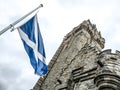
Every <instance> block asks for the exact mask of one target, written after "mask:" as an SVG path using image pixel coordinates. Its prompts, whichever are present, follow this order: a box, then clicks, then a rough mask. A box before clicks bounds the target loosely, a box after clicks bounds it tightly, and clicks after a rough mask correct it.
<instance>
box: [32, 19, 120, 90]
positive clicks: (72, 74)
mask: <svg viewBox="0 0 120 90" xmlns="http://www.w3.org/2000/svg"><path fill="white" fill-rule="evenodd" d="M104 44H105V40H104V38H103V37H102V36H101V34H100V32H98V31H97V28H96V26H95V25H94V24H91V22H90V21H89V20H87V21H83V22H82V23H81V24H80V25H78V26H77V27H75V28H73V30H72V31H71V32H70V33H68V34H67V35H66V36H65V37H64V39H63V42H62V43H61V45H60V47H59V48H58V50H57V51H56V53H55V55H54V56H53V58H52V59H51V61H50V63H49V65H48V67H49V72H48V74H47V75H46V76H44V77H43V78H40V79H39V80H38V81H37V83H36V85H35V86H34V87H33V90H120V52H119V51H116V53H111V50H110V49H109V50H104V51H103V50H102V49H103V48H104Z"/></svg>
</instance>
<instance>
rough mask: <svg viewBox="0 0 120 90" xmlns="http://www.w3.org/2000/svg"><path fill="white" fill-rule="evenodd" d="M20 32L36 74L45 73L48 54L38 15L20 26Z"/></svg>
mask: <svg viewBox="0 0 120 90" xmlns="http://www.w3.org/2000/svg"><path fill="white" fill-rule="evenodd" d="M18 32H19V34H20V37H21V39H22V42H23V45H24V48H25V50H26V52H27V54H28V56H29V59H30V63H31V65H32V67H33V68H34V70H35V74H38V75H40V76H43V75H45V74H46V73H47V71H48V67H47V65H46V64H45V59H46V55H45V50H44V44H43V39H42V36H41V33H40V29H39V24H38V21H37V15H35V16H34V17H32V18H31V19H30V20H28V21H27V22H26V23H25V24H23V25H21V26H20V27H19V28H18Z"/></svg>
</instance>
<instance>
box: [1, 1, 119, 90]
mask: <svg viewBox="0 0 120 90" xmlns="http://www.w3.org/2000/svg"><path fill="white" fill-rule="evenodd" d="M41 3H42V4H43V5H44V7H43V8H40V10H39V13H38V20H39V25H40V29H41V33H42V37H43V40H44V45H45V51H46V56H47V59H46V60H47V63H48V62H49V61H50V59H51V58H52V56H53V55H54V53H55V51H56V50H57V48H58V47H59V45H60V43H61V42H62V40H63V37H64V36H65V35H66V34H67V33H68V32H70V31H71V30H72V29H73V28H74V27H75V26H77V25H79V24H80V23H81V22H82V21H83V20H87V19H90V20H91V22H92V23H94V24H96V26H97V29H98V31H101V34H102V36H103V37H104V38H105V39H106V44H105V49H109V48H111V49H113V52H114V51H115V50H120V11H119V10H120V0H0V30H2V29H4V28H5V27H6V26H8V25H10V24H11V23H13V22H14V21H16V20H17V19H19V18H20V17H22V16H24V15H25V14H27V13H28V12H30V11H31V10H33V9H34V8H36V7H37V6H39V4H41ZM38 78H39V76H37V75H35V74H34V70H33V68H32V66H31V65H30V63H29V58H28V56H27V54H26V52H25V50H24V48H23V44H22V42H21V40H20V37H19V34H18V32H17V30H15V31H13V32H10V30H9V31H7V32H6V33H4V34H3V35H1V36H0V90H30V89H31V88H33V86H34V85H35V83H36V82H37V80H38Z"/></svg>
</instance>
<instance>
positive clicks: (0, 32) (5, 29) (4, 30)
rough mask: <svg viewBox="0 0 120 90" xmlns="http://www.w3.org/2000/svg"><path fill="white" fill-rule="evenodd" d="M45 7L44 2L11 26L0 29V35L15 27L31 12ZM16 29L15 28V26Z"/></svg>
mask: <svg viewBox="0 0 120 90" xmlns="http://www.w3.org/2000/svg"><path fill="white" fill-rule="evenodd" d="M41 7H43V4H40V5H39V6H38V7H37V8H35V9H34V10H32V11H31V12H29V13H28V14H26V15H25V16H23V17H21V18H20V19H18V20H17V21H15V22H13V23H12V24H10V25H9V26H7V27H6V28H4V29H3V30H1V31H0V35H2V34H3V33H5V32H6V31H7V30H9V29H11V28H13V27H14V26H15V25H16V24H17V23H19V22H21V21H22V20H23V19H25V18H26V17H27V16H29V15H30V14H32V13H33V12H35V11H36V10H38V9H39V8H41ZM13 29H14V28H13Z"/></svg>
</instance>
